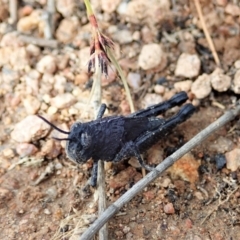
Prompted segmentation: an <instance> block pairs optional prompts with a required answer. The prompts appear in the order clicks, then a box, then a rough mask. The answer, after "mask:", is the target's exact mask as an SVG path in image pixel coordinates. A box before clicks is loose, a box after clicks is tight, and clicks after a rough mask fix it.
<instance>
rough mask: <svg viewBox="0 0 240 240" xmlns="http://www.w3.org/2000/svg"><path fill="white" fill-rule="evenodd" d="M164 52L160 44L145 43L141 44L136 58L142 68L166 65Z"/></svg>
mask: <svg viewBox="0 0 240 240" xmlns="http://www.w3.org/2000/svg"><path fill="white" fill-rule="evenodd" d="M165 59H166V54H165V53H164V52H163V50H162V47H161V45H159V44H156V43H151V44H146V45H144V46H143V48H142V50H141V53H140V55H139V58H138V65H139V66H140V67H141V68H142V69H144V70H148V69H152V68H155V67H158V66H159V65H161V64H163V66H162V68H164V67H165V66H166V63H165Z"/></svg>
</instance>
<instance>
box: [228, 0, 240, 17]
mask: <svg viewBox="0 0 240 240" xmlns="http://www.w3.org/2000/svg"><path fill="white" fill-rule="evenodd" d="M225 12H226V13H228V14H230V15H232V16H234V17H237V16H239V15H240V8H239V7H238V6H237V5H236V4H233V3H228V4H227V6H226V7H225Z"/></svg>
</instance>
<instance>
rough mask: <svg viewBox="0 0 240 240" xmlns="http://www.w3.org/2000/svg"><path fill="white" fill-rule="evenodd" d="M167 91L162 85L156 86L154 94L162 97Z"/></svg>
mask: <svg viewBox="0 0 240 240" xmlns="http://www.w3.org/2000/svg"><path fill="white" fill-rule="evenodd" d="M165 90H166V89H165V87H164V86H162V85H159V84H157V85H155V86H154V92H155V93H157V94H160V95H162V94H164V92H165Z"/></svg>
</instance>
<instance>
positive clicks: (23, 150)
mask: <svg viewBox="0 0 240 240" xmlns="http://www.w3.org/2000/svg"><path fill="white" fill-rule="evenodd" d="M16 151H17V153H18V155H19V156H20V157H27V156H32V155H33V154H34V153H36V152H37V151H38V149H37V148H36V147H35V145H33V144H31V143H19V144H18V145H17V147H16Z"/></svg>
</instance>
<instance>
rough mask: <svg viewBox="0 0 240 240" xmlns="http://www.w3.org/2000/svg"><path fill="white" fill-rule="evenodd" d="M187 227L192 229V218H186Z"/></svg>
mask: <svg viewBox="0 0 240 240" xmlns="http://www.w3.org/2000/svg"><path fill="white" fill-rule="evenodd" d="M185 227H186V228H187V229H190V228H192V227H193V222H192V220H191V219H190V218H187V219H186V220H185Z"/></svg>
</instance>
